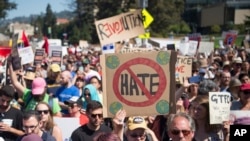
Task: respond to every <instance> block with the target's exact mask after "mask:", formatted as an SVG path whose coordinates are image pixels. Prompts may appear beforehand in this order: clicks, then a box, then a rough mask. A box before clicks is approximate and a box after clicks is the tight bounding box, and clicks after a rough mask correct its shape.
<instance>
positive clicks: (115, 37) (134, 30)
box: [95, 10, 145, 45]
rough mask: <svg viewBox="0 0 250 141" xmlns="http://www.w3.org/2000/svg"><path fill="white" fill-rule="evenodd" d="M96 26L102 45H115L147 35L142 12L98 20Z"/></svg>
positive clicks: (137, 11)
mask: <svg viewBox="0 0 250 141" xmlns="http://www.w3.org/2000/svg"><path fill="white" fill-rule="evenodd" d="M95 25H96V30H97V33H98V37H99V40H100V43H101V45H106V44H109V43H115V42H118V41H122V40H125V39H128V38H133V37H136V36H138V35H141V34H144V33H145V30H144V26H143V17H142V14H141V10H136V11H133V12H127V13H123V14H120V15H117V16H113V17H110V18H106V19H103V20H98V21H96V22H95Z"/></svg>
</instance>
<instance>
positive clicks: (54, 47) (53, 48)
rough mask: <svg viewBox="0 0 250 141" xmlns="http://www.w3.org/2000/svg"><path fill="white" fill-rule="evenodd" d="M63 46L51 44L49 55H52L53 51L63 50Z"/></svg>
mask: <svg viewBox="0 0 250 141" xmlns="http://www.w3.org/2000/svg"><path fill="white" fill-rule="evenodd" d="M62 48H63V47H62V46H49V56H50V57H51V56H52V51H62Z"/></svg>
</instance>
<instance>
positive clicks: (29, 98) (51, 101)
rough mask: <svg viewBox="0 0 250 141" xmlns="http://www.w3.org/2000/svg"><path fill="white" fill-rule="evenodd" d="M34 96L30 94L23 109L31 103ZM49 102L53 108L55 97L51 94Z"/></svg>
mask: <svg viewBox="0 0 250 141" xmlns="http://www.w3.org/2000/svg"><path fill="white" fill-rule="evenodd" d="M32 98H33V97H32V94H29V97H28V99H27V102H25V105H24V106H23V107H22V110H23V111H24V110H25V109H26V108H27V106H28V105H29V103H30V101H31V100H32ZM48 104H49V107H50V108H51V109H52V108H53V97H52V96H49V100H48Z"/></svg>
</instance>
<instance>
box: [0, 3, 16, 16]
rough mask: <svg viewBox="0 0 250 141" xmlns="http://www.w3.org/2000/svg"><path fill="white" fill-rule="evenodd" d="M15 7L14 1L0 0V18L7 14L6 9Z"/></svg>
mask: <svg viewBox="0 0 250 141" xmlns="http://www.w3.org/2000/svg"><path fill="white" fill-rule="evenodd" d="M13 9H16V3H14V2H10V1H9V0H0V19H1V18H5V17H6V16H7V11H9V10H13Z"/></svg>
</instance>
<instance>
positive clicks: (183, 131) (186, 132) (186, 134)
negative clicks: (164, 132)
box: [171, 130, 191, 136]
mask: <svg viewBox="0 0 250 141" xmlns="http://www.w3.org/2000/svg"><path fill="white" fill-rule="evenodd" d="M181 132H182V134H183V135H184V136H188V135H189V134H190V133H191V131H190V130H172V131H171V133H172V134H173V135H179V134H180V133H181Z"/></svg>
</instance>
